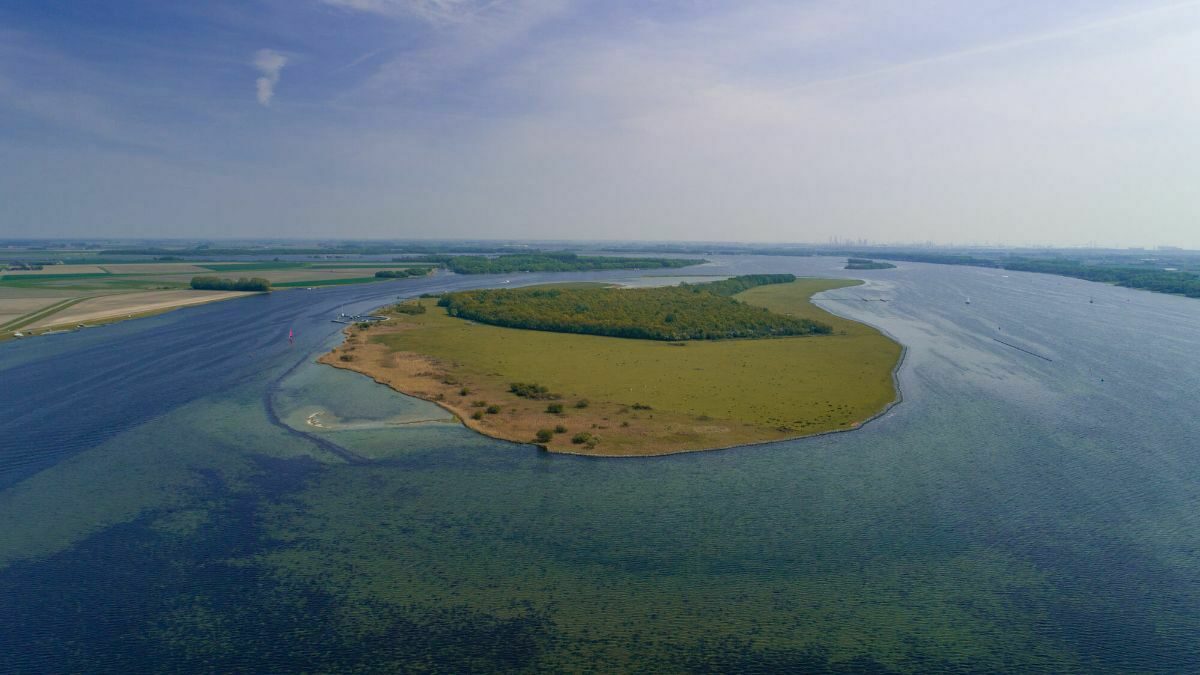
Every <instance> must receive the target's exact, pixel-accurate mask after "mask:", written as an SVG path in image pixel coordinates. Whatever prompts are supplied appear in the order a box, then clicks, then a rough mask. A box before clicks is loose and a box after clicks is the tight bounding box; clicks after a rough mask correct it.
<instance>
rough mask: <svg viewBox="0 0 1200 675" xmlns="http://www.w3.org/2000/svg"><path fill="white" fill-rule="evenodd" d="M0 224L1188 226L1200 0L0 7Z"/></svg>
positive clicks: (799, 234) (83, 1)
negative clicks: (1160, 0)
mask: <svg viewBox="0 0 1200 675" xmlns="http://www.w3.org/2000/svg"><path fill="white" fill-rule="evenodd" d="M0 159H2V161H0V236H88V235H90V236H105V235H119V236H131V235H132V236H167V237H191V236H208V237H229V236H261V235H269V236H294V237H395V238H401V237H405V238H407V237H431V238H435V237H495V238H539V237H555V238H593V239H618V238H619V239H626V238H633V239H705V240H737V241H826V240H827V239H828V238H829V237H831V236H838V237H842V238H848V237H853V238H859V237H865V238H869V239H871V240H873V241H924V240H933V241H937V242H958V243H971V242H992V243H1012V244H1028V243H1033V244H1065V245H1086V244H1089V243H1092V242H1094V243H1096V244H1098V245H1157V244H1172V245H1181V246H1189V247H1195V248H1200V2H1196V1H1192V2H1178V1H1175V2H1171V1H1166V2H1157V1H1153V2H1152V1H1150V0H1088V1H1082V0H1056V1H1055V2H1041V1H1038V2H1032V1H1029V2H1020V1H1014V0H970V1H964V0H945V1H938V0H911V1H908V2H899V1H898V0H888V1H886V2H885V1H872V0H863V1H860V2H768V1H760V0H740V1H732V0H731V1H729V2H716V1H710V0H636V1H623V0H595V1H586V0H584V1H579V2H574V1H571V0H228V1H227V0H206V1H204V2H166V1H164V0H143V1H140V2H133V1H128V2H121V1H119V0H112V1H106V2H94V1H87V0H76V1H74V2H65V1H56V0H7V1H6V2H4V3H3V4H0Z"/></svg>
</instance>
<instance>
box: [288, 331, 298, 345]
mask: <svg viewBox="0 0 1200 675" xmlns="http://www.w3.org/2000/svg"><path fill="white" fill-rule="evenodd" d="M295 342H296V332H295V331H293V330H292V329H291V328H289V329H288V344H289V345H290V344H294V343H295Z"/></svg>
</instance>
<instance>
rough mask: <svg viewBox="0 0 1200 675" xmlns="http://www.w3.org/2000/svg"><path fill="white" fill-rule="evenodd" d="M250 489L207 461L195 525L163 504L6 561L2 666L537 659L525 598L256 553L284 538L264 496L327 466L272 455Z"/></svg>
mask: <svg viewBox="0 0 1200 675" xmlns="http://www.w3.org/2000/svg"><path fill="white" fill-rule="evenodd" d="M259 468H260V473H259V475H258V476H257V477H256V478H255V479H254V482H255V486H254V489H253V490H250V491H242V492H237V491H231V490H230V489H229V487H228V486H226V485H225V484H224V482H223V481H222V479H221V477H220V475H219V474H218V473H216V472H212V471H205V472H201V473H202V477H203V479H204V480H203V481H201V484H200V487H197V488H196V489H195V490H194V493H195V494H194V495H193V497H195V498H196V504H197V505H199V506H202V507H204V508H205V509H207V510H208V516H209V517H208V518H207V519H206V520H205V522H204V523H203V524H202V525H201V526H200V527H199V528H198V529H197V530H196V531H195V532H193V533H191V534H190V535H187V536H179V535H175V534H170V533H164V532H163V531H162V530H161V529H160V528H157V527H155V525H156V522H157V521H158V520H159V519H160V518H162V517H164V516H167V515H169V514H166V513H154V514H148V515H145V516H143V517H141V518H139V519H138V520H136V521H134V522H132V523H127V524H122V525H117V526H114V527H111V528H109V529H108V530H105V531H104V532H102V533H100V534H97V535H95V536H92V537H90V538H89V539H87V540H85V541H83V542H82V543H80V544H79V545H77V546H75V547H74V548H72V549H70V550H67V551H64V552H62V553H60V554H57V555H54V556H52V557H50V558H48V559H46V560H42V561H38V562H23V563H17V564H14V565H12V566H10V567H9V568H8V569H6V570H4V571H3V572H0V654H3V655H4V657H3V663H2V664H0V670H3V671H4V672H28V673H45V672H88V673H101V672H106V673H107V672H113V673H130V672H146V671H147V670H154V671H159V672H172V671H174V672H268V671H269V672H396V671H398V670H411V669H413V668H419V669H421V670H430V671H434V672H472V671H474V672H478V671H482V670H493V669H495V668H501V669H506V670H517V669H524V668H528V667H530V666H531V665H532V664H533V663H535V661H536V659H537V658H538V657H539V655H541V654H542V653H543V652H544V651H545V650H546V648H547V646H548V645H550V644H552V642H553V638H552V637H551V636H552V635H553V626H552V625H551V624H550V622H549V621H548V620H547V619H546V618H545V617H544V616H541V615H539V614H537V613H535V612H532V611H527V612H525V613H521V614H518V615H516V616H505V617H497V616H491V615H488V614H484V613H481V612H477V611H474V610H471V609H469V608H465V607H453V606H442V607H430V606H422V605H419V604H414V605H411V606H404V607H401V606H395V605H388V604H385V603H378V602H356V603H353V604H347V603H346V602H345V601H343V600H341V599H339V598H337V597H335V596H334V595H332V594H330V593H328V592H327V591H326V590H324V589H322V588H321V587H320V586H319V585H318V584H316V583H307V582H298V581H294V580H281V579H279V578H278V577H276V576H274V575H272V574H271V573H269V571H267V570H264V569H263V568H262V567H261V566H259V565H258V564H257V563H256V562H255V561H256V557H257V556H259V555H262V554H264V553H269V552H271V551H275V550H280V548H281V545H280V544H279V543H278V542H276V541H273V540H271V539H270V538H268V537H267V536H265V535H264V534H263V533H262V531H261V530H260V528H259V524H258V519H259V506H260V505H261V504H262V503H264V502H265V501H276V502H277V501H280V500H286V499H287V495H288V494H289V493H291V492H292V491H294V490H296V489H298V488H299V487H302V486H303V485H304V484H305V483H306V482H307V481H308V480H310V479H311V478H312V477H313V476H314V475H315V474H316V473H317V472H319V471H321V470H323V467H322V466H321V465H320V464H318V463H316V462H314V461H312V460H308V459H303V460H278V459H270V458H263V459H261V460H260V462H259Z"/></svg>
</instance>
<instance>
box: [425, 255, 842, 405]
mask: <svg viewBox="0 0 1200 675" xmlns="http://www.w3.org/2000/svg"><path fill="white" fill-rule="evenodd" d="M795 279H796V278H795V277H794V276H792V275H790V274H761V275H750V276H741V277H734V278H731V279H726V280H724V281H715V282H711V283H706V284H690V285H689V284H683V285H680V286H669V287H662V288H631V289H617V288H530V289H486V290H477V291H460V292H457V293H449V294H446V295H444V296H442V298H441V299H440V300H439V301H438V304H439V305H440V306H442V307H445V308H446V311H447V312H448V313H449V314H450V315H451V316H457V317H461V318H464V319H470V320H472V321H478V322H480V323H487V324H492V325H497V326H507V327H511V328H526V329H532V330H547V331H556V332H562V333H586V334H591V335H606V336H611V337H625V338H639V339H648V340H671V341H675V340H720V339H728V338H754V337H771V336H788V335H817V334H827V333H829V332H831V328H830V327H829V326H828V325H826V324H823V323H820V322H817V321H812V320H809V319H797V318H795V317H790V316H784V315H782V314H776V313H774V312H771V311H769V310H767V309H765V308H762V307H755V306H753V305H748V304H746V303H743V302H739V301H738V300H736V299H734V298H733V297H731V296H733V295H735V294H737V293H740V292H742V291H744V290H747V289H750V288H754V287H755V286H761V285H764V284H777V283H789V282H792V281H795ZM518 386H520V387H525V386H528V385H517V384H514V385H513V390H512V391H513V393H515V394H517V395H518V396H527V395H529V392H526V391H524V390H523V389H518V388H517V387H518ZM531 397H532V396H531Z"/></svg>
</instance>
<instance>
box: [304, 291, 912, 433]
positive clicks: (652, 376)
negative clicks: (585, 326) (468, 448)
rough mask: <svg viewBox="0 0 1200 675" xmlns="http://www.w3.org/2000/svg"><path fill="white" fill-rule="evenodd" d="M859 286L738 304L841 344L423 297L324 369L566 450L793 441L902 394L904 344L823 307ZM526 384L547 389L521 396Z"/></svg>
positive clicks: (485, 429)
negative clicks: (518, 389) (462, 309)
mask: <svg viewBox="0 0 1200 675" xmlns="http://www.w3.org/2000/svg"><path fill="white" fill-rule="evenodd" d="M855 283H857V282H852V281H843V280H828V279H802V280H798V281H796V282H793V283H790V284H779V285H774V286H763V287H759V288H754V289H751V290H750V291H747V292H744V293H742V294H740V295H739V296H737V297H738V298H739V299H741V300H743V301H745V302H747V303H750V304H754V305H759V306H763V307H767V308H769V309H771V310H772V311H775V312H778V313H781V314H786V315H789V316H793V317H796V318H807V319H812V320H817V321H821V322H824V323H827V324H830V325H831V326H833V332H832V334H830V335H821V336H805V337H784V338H769V339H754V340H728V341H720V342H706V341H688V342H674V343H672V342H662V341H652V340H631V339H623V338H613V337H603V336H596V335H577V334H566V333H553V332H546V331H530V330H521V329H514V328H502V327H497V326H489V325H483V324H478V323H473V322H470V321H464V320H462V319H456V318H453V317H450V316H448V315H447V314H446V312H445V311H444V310H442V309H441V308H438V307H436V304H435V301H434V300H422V301H421V302H422V303H424V304H425V307H426V311H425V312H424V313H422V314H415V315H402V314H395V315H393V318H392V319H391V320H390V321H388V322H387V323H385V324H382V325H377V326H373V327H370V328H362V327H352V328H350V329H348V331H347V333H348V335H347V340H346V342H345V343H344V344H342V345H341V346H340V347H338V348H337V349H336V350H334V351H333V352H331V353H330V354H327V355H325V356H324V357H322V362H324V363H328V364H330V365H334V366H337V367H342V368H349V369H351V370H356V371H358V372H362V373H364V374H367V375H369V376H371V377H373V378H374V379H376V380H377V381H379V382H382V383H384V384H387V385H389V386H392V387H393V388H395V389H397V390H399V391H402V392H404V393H407V394H410V395H413V396H417V397H420V398H424V399H427V400H431V401H434V402H436V403H438V404H439V405H441V406H442V407H444V408H446V409H448V410H450V411H452V412H454V413H455V414H456V415H458V416H459V418H460V419H462V420H463V421H464V423H465V424H467V426H469V427H471V428H473V429H475V430H477V431H480V432H482V433H485V434H487V435H489V436H494V437H497V438H504V439H507V440H513V441H518V442H534V441H536V442H538V443H539V444H541V445H543V446H545V447H546V448H547V449H549V450H551V451H556V452H574V453H580V454H592V455H604V456H638V455H658V454H668V453H675V452H687V451H694V450H705V449H713V448H721V447H729V446H735V445H744V444H749V443H758V442H766V441H775V440H782V439H787V438H795V437H799V436H807V435H812V434H818V433H824V432H830V431H839V430H847V429H852V428H855V427H856V426H858V425H859V424H860V423H861V422H862V421H863V420H866V419H868V418H870V417H871V416H873V415H875V414H876V413H878V412H879V411H880V410H882V409H883V408H885V407H886V406H887V405H888V404H889V403H891V402H892V401H893V400H895V398H896V391H895V388H894V383H893V380H892V371H893V369H894V368H895V366H896V364H897V362H898V360H899V358H900V354H901V348H900V345H898V344H896V343H895V342H894V341H892V340H891V339H889V338H887V337H886V336H884V335H882V334H881V333H880V332H879V331H877V330H875V329H873V328H871V327H869V326H865V325H863V324H859V323H856V322H853V321H850V320H847V319H843V318H841V317H837V316H834V315H832V314H830V313H828V312H826V311H824V310H822V309H820V308H819V307H817V306H815V305H813V304H812V303H811V302H810V301H809V299H810V298H811V296H812V295H813V294H814V293H818V292H821V291H825V290H830V289H834V288H841V287H844V286H848V285H854V284H855ZM514 382H520V383H532V384H536V385H538V386H539V387H542V388H544V392H542V393H535V396H534V397H529V396H518V395H516V394H514V393H513V392H511V391H510V388H511V387H510V385H511V384H512V383H514ZM580 401H586V406H581V405H580ZM559 406H561V409H559ZM556 429H559V430H558V431H555V430H556ZM539 431H550V432H551V433H550V437H549V438H546V437H545V434H544V433H543V435H542V438H540V439H539V438H538V432H539ZM581 439H582V440H581Z"/></svg>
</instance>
